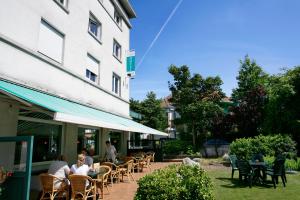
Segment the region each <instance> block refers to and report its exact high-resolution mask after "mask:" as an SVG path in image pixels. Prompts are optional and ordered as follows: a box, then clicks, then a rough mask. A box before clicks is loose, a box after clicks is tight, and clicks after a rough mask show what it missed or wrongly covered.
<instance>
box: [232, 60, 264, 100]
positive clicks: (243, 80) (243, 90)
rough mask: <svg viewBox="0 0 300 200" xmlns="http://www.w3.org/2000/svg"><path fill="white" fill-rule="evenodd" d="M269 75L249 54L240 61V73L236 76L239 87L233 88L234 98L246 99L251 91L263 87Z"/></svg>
mask: <svg viewBox="0 0 300 200" xmlns="http://www.w3.org/2000/svg"><path fill="white" fill-rule="evenodd" d="M267 77H268V75H267V74H266V73H265V72H264V71H263V70H262V68H261V67H260V66H259V65H257V64H256V62H255V61H254V60H251V59H250V57H249V56H248V55H247V56H245V58H244V60H241V61H240V70H239V75H238V76H237V77H236V79H237V81H238V87H237V88H236V89H234V90H233V93H232V99H233V100H234V101H236V102H240V101H242V100H244V98H245V97H246V96H247V94H248V93H249V91H251V90H253V89H255V88H257V87H262V86H264V85H265V84H266V82H267Z"/></svg>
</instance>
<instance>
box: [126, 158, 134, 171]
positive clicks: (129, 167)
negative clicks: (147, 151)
mask: <svg viewBox="0 0 300 200" xmlns="http://www.w3.org/2000/svg"><path fill="white" fill-rule="evenodd" d="M126 166H127V171H128V172H131V171H132V168H133V160H129V161H127V162H126Z"/></svg>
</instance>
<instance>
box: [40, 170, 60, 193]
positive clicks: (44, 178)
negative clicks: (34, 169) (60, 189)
mask: <svg viewBox="0 0 300 200" xmlns="http://www.w3.org/2000/svg"><path fill="white" fill-rule="evenodd" d="M39 177H40V181H41V184H42V188H43V190H44V191H53V190H54V180H55V179H56V178H55V176H53V175H51V174H47V173H43V174H40V175H39Z"/></svg>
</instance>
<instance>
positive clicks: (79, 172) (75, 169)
mask: <svg viewBox="0 0 300 200" xmlns="http://www.w3.org/2000/svg"><path fill="white" fill-rule="evenodd" d="M89 171H90V168H89V166H87V165H86V164H83V165H81V166H80V167H77V164H74V165H72V167H71V172H72V173H73V174H77V175H84V176H87V174H88V172H89ZM85 185H86V186H88V185H89V181H86V184H85Z"/></svg>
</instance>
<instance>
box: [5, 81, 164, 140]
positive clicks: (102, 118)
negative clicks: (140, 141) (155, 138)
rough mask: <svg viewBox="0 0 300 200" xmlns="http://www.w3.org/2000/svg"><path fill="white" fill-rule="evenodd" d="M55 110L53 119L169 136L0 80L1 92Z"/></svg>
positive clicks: (131, 121)
mask: <svg viewBox="0 0 300 200" xmlns="http://www.w3.org/2000/svg"><path fill="white" fill-rule="evenodd" d="M1 91H2V92H3V93H5V94H9V95H12V96H14V97H17V98H19V99H22V100H24V101H26V102H28V103H31V104H35V105H38V106H41V107H43V108H46V109H48V110H50V111H52V112H54V118H53V120H56V121H61V122H68V123H75V124H83V125H90V126H96V127H103V128H109V129H115V130H123V131H130V132H139V133H147V134H154V135H162V136H167V135H168V134H166V133H164V132H161V131H158V130H155V129H153V128H150V127H147V126H144V125H142V124H140V123H137V122H135V121H133V120H131V119H128V118H125V117H121V116H117V115H113V114H111V113H107V112H104V111H101V110H98V109H95V108H91V107H88V106H85V105H82V104H78V103H75V102H73V101H69V100H66V99H63V98H59V97H57V96H52V95H50V94H46V93H43V92H41V91H37V90H33V89H30V88H27V87H23V86H20V85H16V84H13V83H10V82H6V81H2V80H0V92H1Z"/></svg>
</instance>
